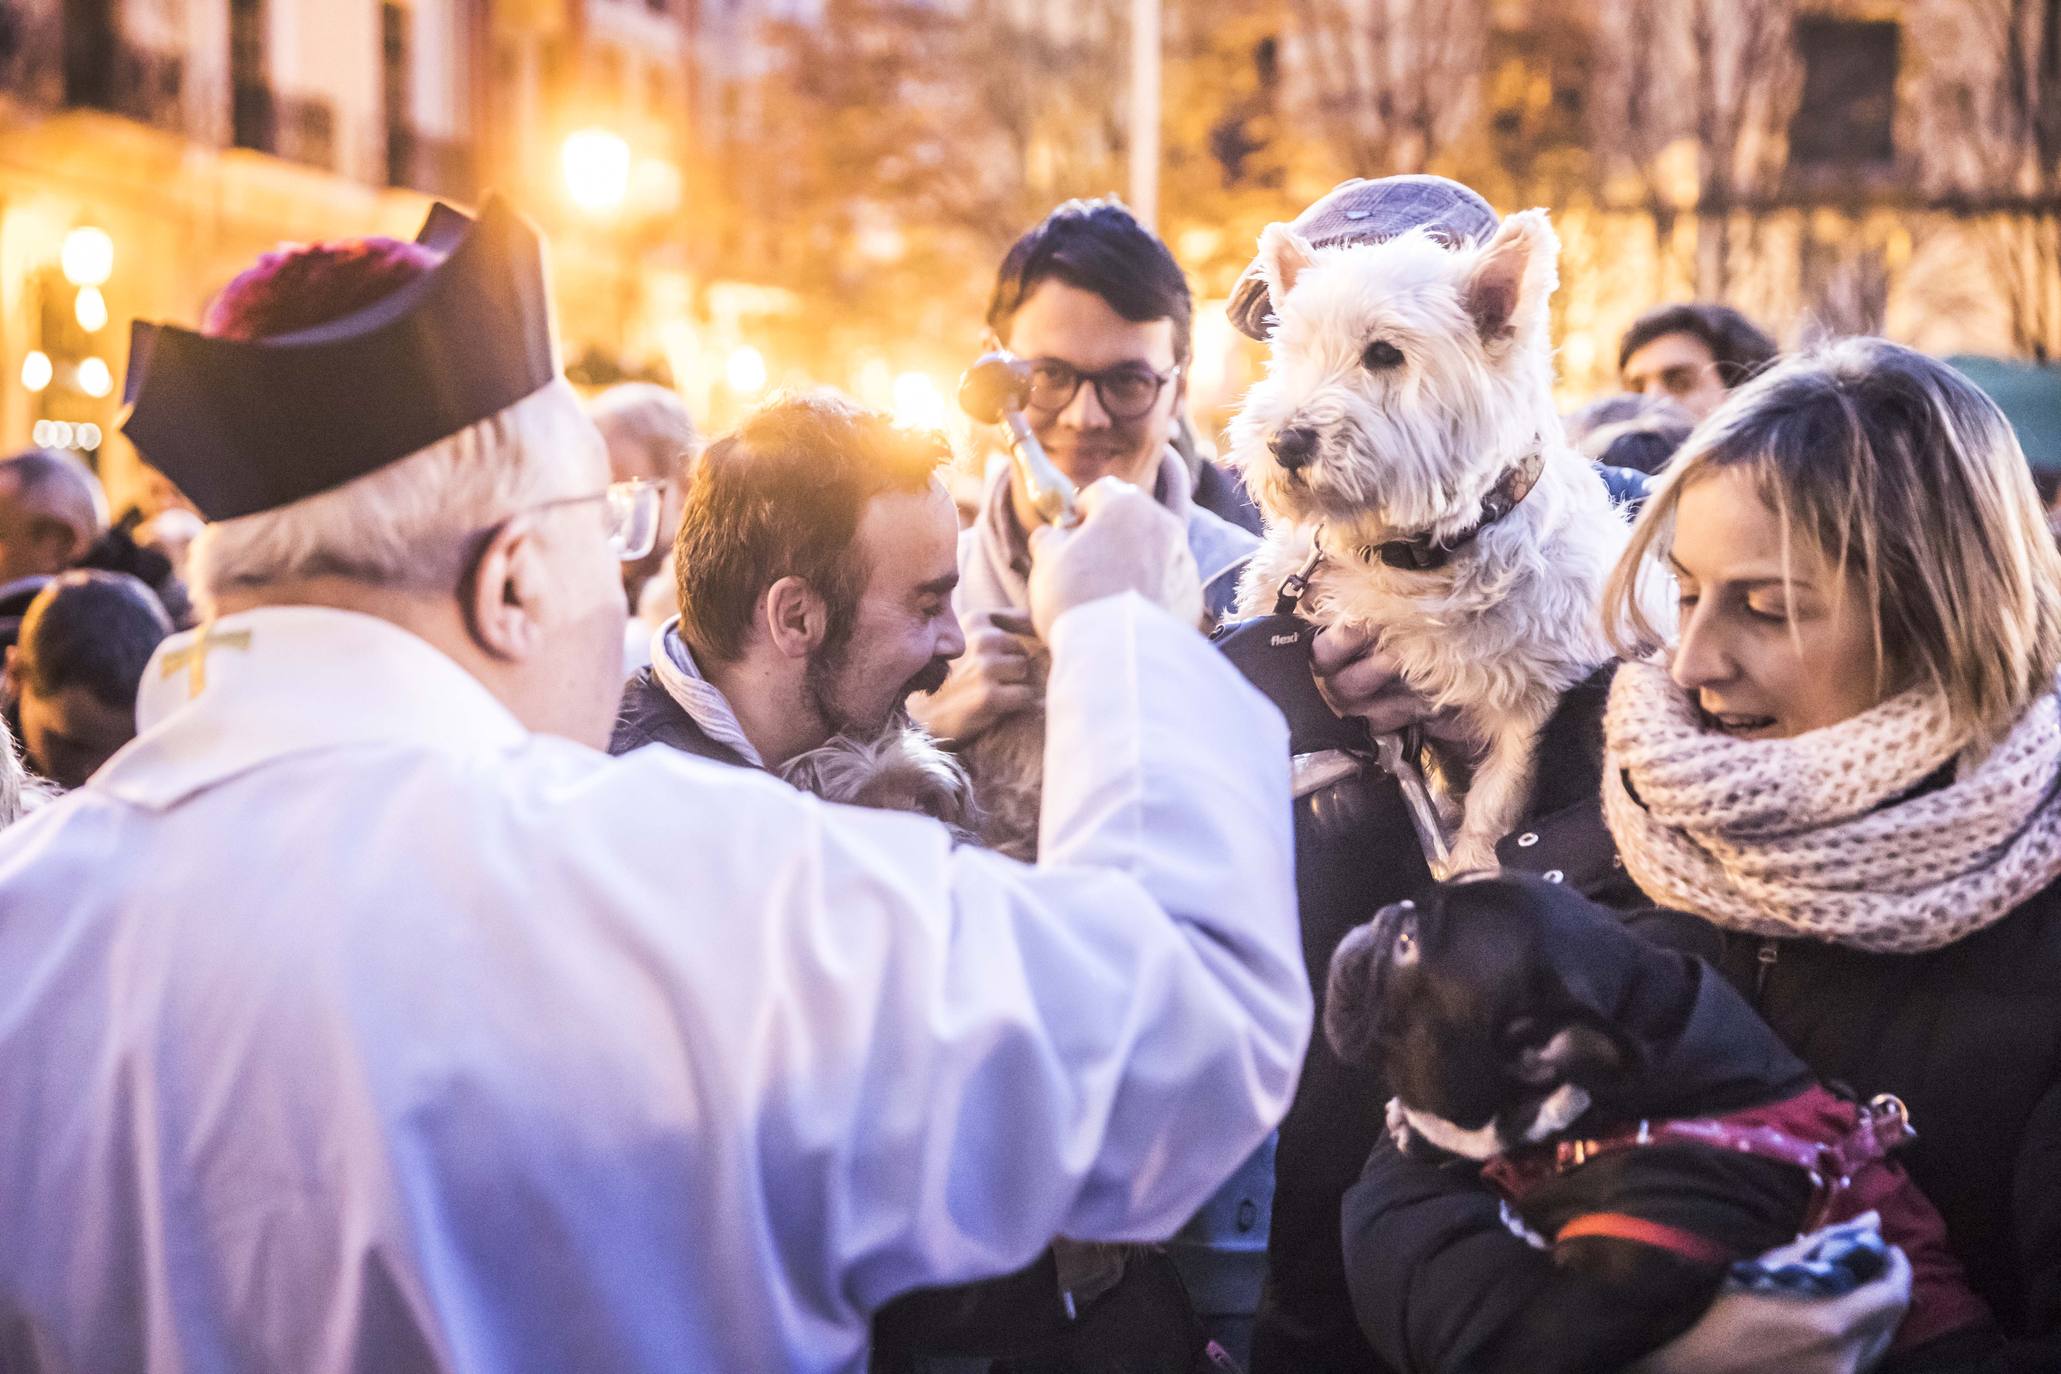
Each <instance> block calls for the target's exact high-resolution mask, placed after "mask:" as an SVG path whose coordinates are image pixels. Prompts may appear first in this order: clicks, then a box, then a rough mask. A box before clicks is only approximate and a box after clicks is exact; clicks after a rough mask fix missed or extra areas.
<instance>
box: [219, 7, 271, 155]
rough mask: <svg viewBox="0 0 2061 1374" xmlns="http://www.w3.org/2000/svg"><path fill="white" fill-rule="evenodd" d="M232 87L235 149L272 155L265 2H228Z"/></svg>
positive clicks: (232, 119) (231, 120) (230, 77)
mask: <svg viewBox="0 0 2061 1374" xmlns="http://www.w3.org/2000/svg"><path fill="white" fill-rule="evenodd" d="M229 87H230V99H231V100H232V102H233V105H232V108H231V119H230V124H231V130H232V133H233V139H234V142H235V144H236V146H237V147H239V148H256V149H257V150H258V151H260V152H265V153H269V152H271V151H272V150H273V146H274V144H275V143H276V142H277V139H276V137H275V132H274V130H275V121H274V117H273V111H272V88H271V85H270V83H269V81H268V80H267V76H266V63H265V0H229Z"/></svg>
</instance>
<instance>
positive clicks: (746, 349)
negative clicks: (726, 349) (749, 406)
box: [723, 344, 766, 396]
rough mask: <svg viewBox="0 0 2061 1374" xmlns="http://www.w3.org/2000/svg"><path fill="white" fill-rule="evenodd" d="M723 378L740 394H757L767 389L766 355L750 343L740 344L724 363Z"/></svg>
mask: <svg viewBox="0 0 2061 1374" xmlns="http://www.w3.org/2000/svg"><path fill="white" fill-rule="evenodd" d="M723 380H724V381H726V382H728V383H729V384H730V389H731V390H732V391H734V392H736V393H737V394H738V395H740V396H756V395H758V394H759V393H760V392H761V391H764V390H765V389H766V355H765V354H763V353H761V352H759V351H758V350H757V349H756V348H753V347H752V346H751V345H750V344H739V345H738V346H737V347H736V348H734V349H732V350H731V351H730V359H729V361H728V362H726V363H724V364H723Z"/></svg>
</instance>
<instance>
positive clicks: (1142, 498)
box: [1030, 477, 1202, 641]
mask: <svg viewBox="0 0 2061 1374" xmlns="http://www.w3.org/2000/svg"><path fill="white" fill-rule="evenodd" d="M1078 507H1079V509H1080V511H1081V514H1082V519H1081V522H1080V523H1079V524H1078V525H1074V526H1072V527H1070V528H1064V529H1062V528H1059V527H1057V526H1052V525H1046V526H1043V527H1041V528H1039V529H1038V530H1036V531H1034V532H1033V533H1032V534H1031V541H1030V546H1031V575H1030V609H1031V620H1032V622H1033V623H1034V624H1035V625H1036V627H1037V631H1038V635H1039V637H1040V638H1042V639H1046V640H1048V641H1049V640H1050V639H1051V637H1052V625H1053V623H1054V622H1055V621H1057V620H1058V619H1059V617H1060V616H1062V615H1064V614H1066V612H1068V611H1070V610H1072V609H1073V608H1074V607H1075V606H1085V605H1087V604H1088V603H1089V602H1090V601H1100V600H1101V599H1102V598H1103V597H1106V596H1116V595H1118V594H1120V593H1123V592H1136V593H1138V594H1139V595H1140V596H1142V597H1144V598H1145V599H1146V600H1147V601H1151V602H1153V603H1154V604H1156V605H1158V606H1160V607H1162V608H1164V609H1165V610H1166V611H1168V612H1169V613H1170V614H1172V615H1173V616H1174V617H1175V618H1176V619H1178V620H1181V621H1184V622H1185V623H1187V624H1190V625H1199V624H1201V623H1202V579H1201V578H1200V577H1199V576H1198V575H1197V574H1196V571H1195V556H1194V555H1193V554H1192V553H1190V552H1189V551H1188V532H1187V530H1186V528H1184V527H1183V526H1182V524H1181V522H1180V520H1179V519H1177V518H1176V517H1175V516H1174V514H1173V513H1172V512H1171V511H1169V510H1167V508H1166V507H1164V506H1162V505H1160V504H1159V502H1157V501H1155V500H1153V499H1152V498H1151V497H1150V496H1147V495H1146V494H1145V493H1144V492H1142V491H1140V490H1139V489H1138V488H1136V487H1134V486H1132V485H1131V484H1130V483H1128V482H1123V481H1119V480H1118V479H1117V478H1114V477H1104V478H1102V479H1100V480H1099V481H1097V482H1095V483H1093V484H1092V485H1090V486H1088V487H1086V488H1085V489H1083V490H1082V492H1081V493H1080V497H1079V500H1078Z"/></svg>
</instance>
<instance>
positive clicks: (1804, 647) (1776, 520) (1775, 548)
mask: <svg viewBox="0 0 2061 1374" xmlns="http://www.w3.org/2000/svg"><path fill="white" fill-rule="evenodd" d="M1657 566H1664V567H1666V568H1669V569H1671V570H1672V571H1673V573H1674V576H1675V578H1676V581H1677V585H1678V587H1679V589H1680V615H1679V624H1678V626H1677V628H1676V631H1675V634H1674V636H1673V639H1674V642H1673V644H1672V646H1671V649H1670V655H1671V656H1670V671H1671V674H1672V676H1673V678H1674V681H1675V684H1676V685H1677V686H1678V687H1679V688H1680V689H1681V690H1682V691H1683V692H1685V693H1687V694H1688V695H1689V696H1691V697H1692V698H1693V699H1694V701H1695V703H1696V705H1697V706H1698V707H1699V708H1700V712H1701V715H1702V717H1703V719H1704V721H1705V723H1706V725H1707V726H1708V727H1709V728H1710V729H1713V730H1717V731H1721V732H1723V733H1726V734H1730V735H1734V736H1738V737H1743V738H1750V739H1783V738H1790V737H1793V736H1796V735H1799V734H1802V733H1804V732H1806V731H1809V730H1814V729H1820V728H1823V727H1825V726H1829V725H1836V724H1838V723H1839V722H1841V721H1844V720H1847V719H1849V718H1851V717H1853V716H1855V715H1858V714H1860V713H1861V712H1863V711H1866V710H1868V709H1869V708H1871V707H1873V706H1875V705H1877V704H1879V703H1880V702H1882V701H1884V700H1886V699H1888V698H1889V697H1890V696H1892V695H1894V694H1896V693H1898V692H1901V691H1904V690H1906V689H1909V688H1923V689H1925V690H1927V691H1929V692H1932V693H1935V694H1937V696H1938V697H1939V699H1940V700H1941V702H1942V703H1943V705H1944V709H1945V711H1946V713H1947V717H1948V719H1949V721H1950V722H1951V725H1952V727H1953V728H1954V730H1955V732H1956V733H1957V734H1958V736H1959V737H1960V738H1961V739H1962V740H1964V741H1966V744H1967V745H1968V746H1972V747H1974V748H1976V749H1985V748H1987V747H1988V746H1989V745H1990V744H1993V743H1994V742H1995V741H1996V740H1997V739H1999V738H2001V736H2002V735H2003V734H2004V733H2005V732H2006V731H2008V730H2009V728H2010V727H2011V725H2012V724H2013V722H2015V721H2016V720H2017V718H2018V717H2019V715H2020V714H2021V713H2022V712H2023V711H2024V710H2025V709H2026V707H2027V706H2028V705H2029V704H2030V703H2031V702H2032V701H2033V700H2035V699H2036V698H2037V697H2039V696H2041V695H2044V694H2046V693H2050V692H2052V691H2053V690H2054V687H2055V682H2054V677H2055V671H2056V667H2057V665H2061V552H2057V551H2056V549H2055V546H2054V542H2053V540H2052V539H2051V538H2050V537H2049V535H2048V533H2047V527H2046V521H2045V518H2044V512H2043V511H2042V510H2041V508H2040V502H2039V497H2038V495H2037V493H2036V492H2035V491H2034V489H2033V483H2032V475H2031V473H2030V472H2029V471H2028V469H2027V466H2026V462H2025V456H2024V454H2023V452H2021V451H2020V449H2019V446H2018V441H2017V438H2016V436H2015V435H2014V434H2013V433H2012V430H2011V426H2010V424H2009V422H2007V421H2006V420H2005V418H2004V416H2003V413H2002V412H2001V411H1999V410H1998V409H1997V407H1996V404H1995V402H1993V401H1991V400H1990V399H1989V397H1987V396H1985V395H1984V394H1983V393H1982V392H1981V391H1980V390H1978V389H1977V388H1976V387H1975V385H1974V384H1973V383H1971V382H1969V381H1968V380H1967V379H1966V378H1964V377H1962V376H1961V374H1960V373H1958V372H1956V371H1954V370H1953V369H1952V368H1950V367H1948V366H1946V365H1945V364H1944V363H1940V362H1937V361H1935V360H1933V359H1931V358H1928V357H1926V356H1924V355H1923V354H1921V353H1916V352H1913V351H1912V350H1910V349H1907V348H1902V347H1899V346H1898V345H1896V344H1891V343H1887V342H1884V341H1883V340H1880V339H1847V340H1842V341H1840V342H1838V343H1835V344H1830V345H1827V346H1825V347H1823V348H1821V349H1818V350H1816V351H1814V352H1811V353H1808V354H1805V355H1803V356H1801V357H1798V358H1795V359H1792V360H1789V361H1787V362H1784V363H1781V364H1779V365H1777V366H1776V367H1774V368H1772V369H1770V370H1769V371H1768V372H1767V373H1765V374H1763V375H1762V376H1761V377H1759V378H1757V379H1755V380H1754V381H1753V382H1750V383H1748V384H1747V386H1746V387H1744V388H1742V389H1741V390H1740V391H1739V392H1738V393H1736V394H1735V395H1734V396H1733V397H1732V398H1731V400H1729V401H1728V402H1726V404H1725V405H1724V406H1723V407H1722V408H1721V409H1720V410H1719V411H1718V412H1717V414H1715V415H1713V416H1712V417H1711V418H1710V420H1709V421H1707V422H1706V423H1704V424H1703V425H1701V426H1700V427H1699V428H1698V429H1697V431H1696V434H1695V437H1694V438H1693V439H1692V440H1691V442H1690V443H1689V445H1688V446H1686V447H1685V448H1684V449H1683V450H1682V452H1681V453H1680V454H1679V455H1677V457H1676V459H1675V462H1674V465H1673V467H1672V468H1671V469H1670V470H1669V473H1668V475H1667V477H1666V478H1665V479H1663V481H1662V484H1661V486H1660V489H1659V491H1658V492H1657V493H1656V494H1655V495H1654V496H1653V497H1652V499H1651V500H1650V501H1649V502H1648V503H1647V505H1646V509H1645V511H1644V513H1643V514H1642V515H1641V516H1640V519H1639V522H1638V524H1637V525H1636V526H1635V527H1634V528H1633V531H1632V538H1631V543H1630V545H1629V546H1628V547H1627V549H1626V551H1625V554H1624V556H1623V558H1622V560H1621V561H1620V562H1619V564H1618V566H1617V569H1616V571H1615V573H1614V574H1613V575H1612V579H1611V582H1610V585H1609V587H1608V588H1607V589H1606V591H1605V608H1606V618H1607V620H1609V621H1610V622H1611V623H1613V624H1614V625H1615V626H1616V627H1617V628H1616V633H1617V635H1618V637H1619V639H1620V640H1621V641H1622V643H1621V647H1622V648H1624V649H1625V650H1626V651H1627V652H1628V653H1630V654H1632V655H1634V656H1643V654H1644V652H1646V651H1648V650H1650V649H1651V648H1654V647H1658V646H1661V645H1662V644H1664V642H1665V641H1666V639H1667V638H1668V636H1667V634H1666V633H1665V631H1664V629H1663V627H1660V626H1656V625H1654V624H1653V623H1651V622H1650V621H1649V620H1648V619H1647V618H1646V617H1645V615H1644V614H1643V612H1642V611H1641V609H1640V604H1639V598H1638V595H1637V590H1638V587H1639V586H1640V584H1641V582H1642V579H1643V578H1645V577H1647V576H1649V575H1651V574H1652V573H1653V572H1654V571H1656V570H1657Z"/></svg>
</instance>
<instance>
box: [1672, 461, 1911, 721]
mask: <svg viewBox="0 0 2061 1374" xmlns="http://www.w3.org/2000/svg"><path fill="white" fill-rule="evenodd" d="M1788 543H1789V548H1788V558H1787V560H1786V562H1785V560H1784V558H1783V538H1782V523H1781V519H1780V517H1779V516H1778V515H1777V514H1776V513H1775V512H1774V511H1773V510H1772V509H1770V508H1769V506H1768V504H1767V502H1766V501H1764V500H1763V499H1762V498H1761V495H1760V492H1759V491H1758V489H1757V488H1756V486H1755V482H1754V477H1753V474H1752V473H1751V472H1749V471H1747V470H1745V469H1741V468H1722V469H1719V470H1717V471H1715V472H1712V473H1710V474H1709V475H1708V476H1704V477H1701V478H1698V479H1697V480H1696V481H1695V482H1694V483H1693V484H1692V485H1691V486H1689V487H1687V488H1685V489H1684V490H1683V491H1682V494H1681V499H1680V504H1679V505H1678V506H1677V508H1676V511H1675V528H1674V543H1673V548H1672V550H1671V555H1670V560H1669V561H1670V562H1671V563H1672V565H1673V567H1674V572H1675V576H1676V578H1677V579H1678V581H1679V584H1680V592H1681V618H1680V632H1679V633H1680V637H1679V639H1678V640H1677V642H1676V647H1675V651H1674V658H1673V662H1672V664H1671V671H1672V673H1673V676H1674V680H1675V682H1676V683H1677V684H1678V685H1679V686H1680V687H1681V688H1682V689H1683V690H1684V691H1686V692H1688V693H1690V694H1691V695H1693V696H1694V697H1695V698H1696V701H1697V704H1698V705H1699V706H1700V707H1701V708H1702V710H1703V713H1704V715H1705V716H1706V717H1707V718H1708V720H1709V722H1710V723H1711V724H1712V725H1714V726H1715V727H1717V728H1718V729H1720V730H1723V731H1725V732H1726V733H1727V734H1732V735H1736V736H1739V737H1741V738H1745V739H1787V738H1789V737H1791V736H1794V735H1800V734H1802V733H1803V732H1805V731H1806V730H1815V729H1819V728H1821V727H1823V726H1827V725H1836V724H1838V723H1839V722H1840V721H1843V720H1847V719H1849V718H1850V717H1853V716H1855V715H1858V714H1859V713H1861V712H1862V711H1865V710H1867V709H1868V708H1869V707H1871V706H1874V705H1876V704H1877V703H1878V702H1880V701H1881V700H1882V699H1883V696H1884V693H1883V692H1882V691H1880V690H1878V686H1877V673H1876V658H1875V634H1874V628H1873V626H1872V624H1871V622H1870V619H1869V614H1868V604H1867V599H1866V596H1865V590H1864V588H1862V587H1861V586H1859V585H1858V582H1857V580H1856V579H1854V578H1852V577H1843V576H1842V575H1841V574H1840V572H1839V570H1838V568H1837V567H1836V566H1835V565H1834V564H1833V563H1832V562H1831V560H1829V559H1827V558H1826V557H1825V556H1824V555H1823V554H1822V553H1820V552H1819V551H1818V550H1816V549H1815V548H1813V547H1811V545H1810V543H1809V541H1807V540H1804V539H1801V538H1798V537H1795V536H1792V537H1791V538H1790V540H1789V541H1788Z"/></svg>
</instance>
